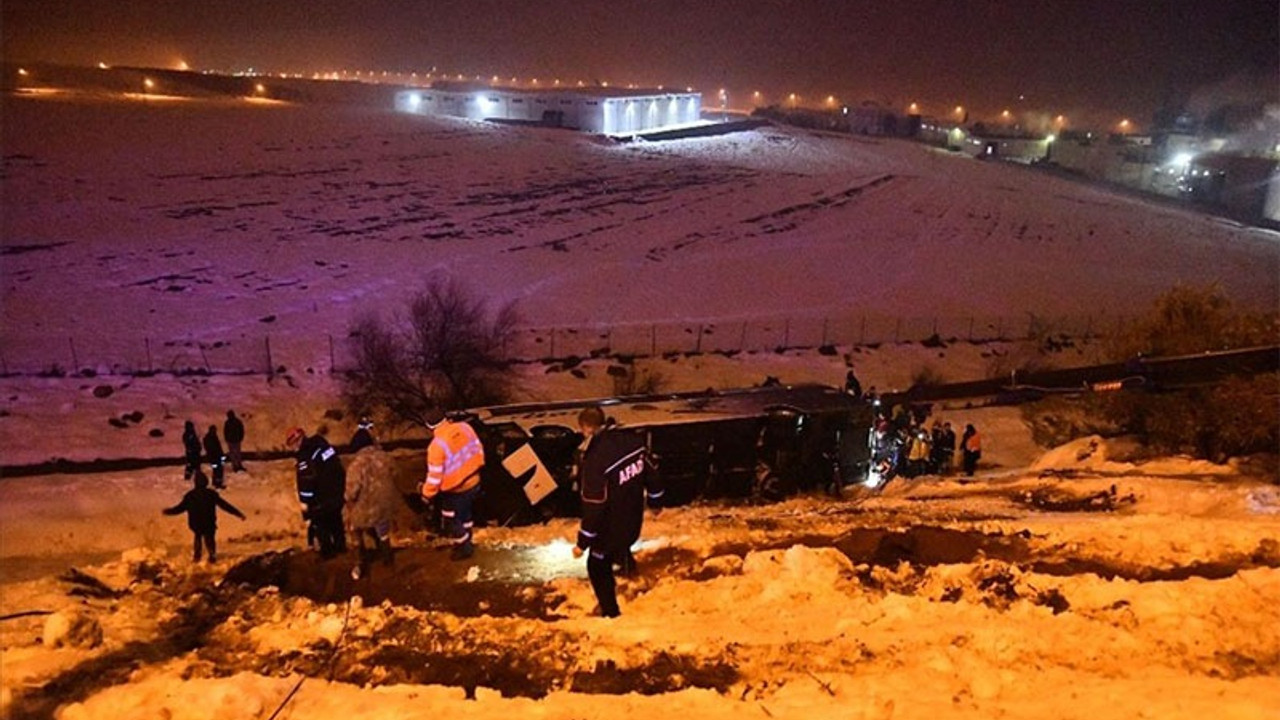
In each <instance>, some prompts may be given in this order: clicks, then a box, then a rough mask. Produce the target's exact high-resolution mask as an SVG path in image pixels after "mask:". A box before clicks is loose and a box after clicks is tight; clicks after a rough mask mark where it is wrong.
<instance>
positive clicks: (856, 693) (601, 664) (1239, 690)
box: [0, 443, 1280, 718]
mask: <svg viewBox="0 0 1280 720" xmlns="http://www.w3.org/2000/svg"><path fill="white" fill-rule="evenodd" d="M1086 447H1087V445H1085V444H1083V443H1082V444H1080V445H1078V446H1076V447H1073V448H1070V449H1066V450H1062V451H1060V452H1058V453H1057V457H1056V459H1055V458H1052V457H1051V458H1048V459H1047V462H1048V463H1049V464H1052V465H1054V466H1055V467H1054V468H1052V469H1056V470H1057V471H1059V472H1058V474H1057V475H1053V476H1049V475H1044V476H1041V475H1039V474H1036V473H1032V472H1024V473H1013V474H1005V475H999V474H987V475H986V476H984V477H982V478H980V479H979V480H978V481H977V482H974V483H968V484H962V483H959V482H957V481H956V480H954V479H937V478H929V479H925V480H917V481H911V482H902V483H900V484H898V485H896V486H890V488H889V489H888V490H887V491H886V492H885V493H883V494H881V495H879V496H874V497H866V496H861V495H858V494H856V493H850V494H849V495H847V496H846V497H845V498H843V499H839V500H833V499H830V498H818V497H808V498H799V499H796V500H793V501H789V502H786V503H783V504H780V505H772V506H765V507H750V506H737V507H733V506H716V505H706V506H693V507H687V508H678V509H669V510H667V511H665V512H664V513H662V514H661V515H660V516H658V517H651V518H649V520H648V521H647V523H646V529H645V540H644V543H643V545H642V548H641V549H640V551H639V553H638V557H639V559H640V563H641V568H642V572H641V575H640V577H638V578H636V579H633V580H627V581H624V583H623V586H622V587H623V590H622V596H623V616H622V617H621V618H620V619H617V620H613V621H609V620H604V619H600V618H598V617H594V616H593V614H592V610H593V604H594V603H593V598H592V595H591V590H590V586H589V584H588V583H587V581H586V579H585V578H584V577H583V575H584V573H583V571H582V567H581V563H580V561H579V562H574V561H573V560H572V559H571V556H570V554H569V540H568V538H570V537H572V535H573V532H574V529H575V526H574V524H573V523H572V521H569V520H555V521H552V522H551V523H549V524H547V525H545V526H534V527H528V528H517V529H499V528H487V529H484V530H482V531H481V532H480V536H479V537H480V541H481V545H480V550H479V553H478V555H477V558H476V559H475V560H474V561H473V562H472V563H469V565H471V566H473V567H468V568H466V570H465V571H463V569H462V568H452V569H446V570H448V571H450V572H452V574H448V572H444V573H440V574H435V575H433V577H434V578H435V579H434V581H431V582H433V583H434V584H435V585H439V584H440V583H442V582H443V583H453V584H452V585H451V586H446V589H445V594H446V595H448V594H450V593H456V594H457V595H459V596H464V597H463V599H464V600H465V602H461V603H460V602H457V601H456V600H457V598H455V601H453V602H448V601H444V602H443V604H441V605H438V606H433V607H427V609H419V608H416V607H412V606H411V604H409V603H399V604H393V603H392V602H389V601H388V602H379V601H378V593H380V592H382V593H385V592H386V583H387V582H392V583H393V584H394V582H395V581H396V578H400V580H401V581H407V579H408V578H410V577H412V576H413V573H415V572H418V570H417V568H418V567H419V565H421V564H422V563H431V562H434V563H436V564H437V566H438V563H440V562H445V564H446V565H447V564H448V563H447V561H443V560H440V559H439V558H443V557H444V554H443V553H436V552H434V551H432V550H430V549H428V548H425V547H424V546H423V545H422V539H421V535H420V534H418V533H407V532H406V533H401V534H399V536H398V542H399V544H400V545H401V546H402V547H404V548H405V549H404V550H402V552H401V555H400V557H399V558H398V560H397V564H396V566H395V568H394V569H387V568H383V567H381V566H375V567H374V568H373V571H372V574H371V577H367V578H366V579H364V580H362V581H360V582H358V583H352V582H351V581H350V580H349V579H348V578H347V577H346V573H347V569H348V565H347V563H344V562H343V561H341V560H337V561H332V562H330V563H317V562H316V561H315V560H314V556H312V555H310V554H309V553H307V552H306V551H305V550H300V549H296V547H295V549H293V550H288V551H286V553H285V554H284V555H282V556H281V555H267V556H263V555H260V554H259V553H261V552H263V551H264V550H265V549H266V548H267V547H273V548H275V549H276V550H281V549H285V548H287V547H290V546H296V545H297V536H296V535H293V534H290V533H289V532H288V530H289V529H288V528H285V527H283V526H286V525H288V523H287V522H281V523H280V524H279V525H278V526H277V529H279V530H281V531H282V534H278V535H274V536H273V535H271V533H270V532H267V533H265V534H259V535H257V536H251V535H246V534H242V532H241V529H240V527H239V523H238V521H235V520H234V519H224V520H223V522H222V525H223V527H224V533H225V534H226V541H225V542H224V548H225V549H224V559H223V560H222V561H221V562H220V563H219V565H218V566H217V567H215V568H212V569H210V568H206V567H192V566H191V564H190V563H189V561H188V560H187V559H186V558H185V553H186V550H185V547H182V548H179V549H174V548H166V547H165V545H164V543H163V542H162V541H163V540H164V539H171V540H173V539H177V538H176V536H180V535H181V534H182V533H180V532H178V530H177V528H176V526H177V525H179V524H180V523H179V522H177V521H174V519H172V518H164V519H163V520H162V519H160V518H159V517H158V515H156V513H157V511H158V508H159V507H160V506H161V505H162V504H164V503H165V502H167V501H168V500H169V498H168V497H167V496H171V495H174V494H176V492H177V490H176V489H175V488H167V489H161V488H159V487H155V488H152V489H153V490H154V492H150V493H148V492H139V493H138V497H137V498H136V499H134V500H131V501H130V502H129V507H127V508H118V509H117V512H116V513H115V514H114V515H106V516H101V517H100V520H101V521H102V523H103V524H102V525H101V527H104V528H109V529H108V530H107V531H106V532H105V533H104V534H105V535H107V536H110V537H111V538H113V539H114V540H115V541H116V542H121V541H127V540H128V539H129V538H128V537H126V536H127V535H129V534H130V533H137V532H141V533H144V534H145V532H146V530H145V527H146V526H148V525H152V523H150V522H149V521H148V520H140V521H139V522H140V524H141V525H142V526H143V527H135V526H133V525H131V524H130V523H129V522H127V521H126V522H124V523H123V527H121V526H120V521H122V520H124V519H125V518H126V517H128V516H135V515H136V516H137V517H139V518H142V517H143V516H144V515H148V514H150V515H153V516H156V521H157V522H156V523H155V525H160V524H166V525H167V529H165V530H156V531H154V534H153V535H152V536H151V537H150V538H145V537H136V538H134V539H136V540H138V541H139V543H138V544H139V546H140V547H139V548H138V549H134V550H130V551H128V552H126V553H125V554H124V555H123V556H116V558H115V559H114V560H111V561H108V562H105V563H103V564H98V565H80V567H81V569H82V570H84V571H85V572H87V573H88V574H89V575H92V576H93V577H95V578H98V579H100V580H102V582H103V584H104V585H105V586H106V587H107V588H108V589H110V590H114V591H116V592H113V593H99V594H100V595H107V596H106V597H83V596H80V595H76V594H74V591H79V592H84V591H85V589H86V587H87V585H86V584H85V582H84V581H83V580H81V582H79V583H74V582H69V581H68V580H67V579H62V580H60V579H57V578H56V577H54V576H51V575H50V576H44V577H41V578H39V579H32V580H25V581H20V582H9V583H6V584H5V585H4V592H3V598H2V599H0V604H2V607H0V611H2V612H3V613H5V614H6V615H7V614H9V613H18V612H23V611H28V610H37V609H38V610H50V611H57V614H56V615H53V616H47V617H46V616H35V617H27V618H19V619H13V620H8V621H6V622H5V623H4V624H3V625H0V633H2V634H0V641H2V642H3V649H4V655H3V662H4V672H3V673H2V676H3V698H4V700H5V702H6V704H7V705H8V706H9V707H10V709H11V711H12V713H13V715H12V716H13V717H37V716H40V715H41V714H42V713H48V712H50V711H53V710H54V708H55V707H59V706H61V707H60V709H58V710H57V712H56V716H57V717H60V718H90V717H93V718H103V717H144V716H145V717H156V716H160V717H169V718H216V717H231V716H236V717H265V716H267V715H268V714H270V712H272V711H273V710H274V709H275V708H276V706H277V705H279V704H280V703H281V702H282V701H284V699H285V698H286V696H287V695H288V694H289V692H290V690H291V689H292V688H293V686H294V685H295V684H296V683H297V681H298V680H299V679H301V678H303V677H305V678H307V679H306V681H305V682H303V684H302V687H301V689H300V690H299V692H298V693H297V694H296V695H295V696H294V697H293V698H292V700H291V701H290V703H289V706H288V709H287V710H286V711H285V713H284V714H283V715H282V716H283V717H336V716H342V717H371V718H372V717H387V716H401V715H410V714H414V713H415V712H420V711H421V708H422V707H423V706H424V705H423V703H429V704H430V706H431V707H432V709H433V710H438V711H441V712H449V713H456V714H458V715H460V716H463V717H476V718H488V717H508V716H510V715H512V714H522V713H529V712H532V713H536V714H537V715H538V716H540V717H557V718H559V717H563V718H570V717H616V716H617V715H618V713H623V714H634V715H640V716H664V717H665V716H670V715H672V714H677V713H681V714H683V713H697V714H699V715H701V716H707V717H726V718H727V717H730V716H737V715H738V714H740V713H747V715H748V716H757V715H758V716H763V717H795V718H803V717H830V716H834V715H838V716H841V717H868V718H926V717H936V716H937V715H938V714H940V713H947V714H948V715H950V716H955V717H966V718H968V717H972V718H988V717H1015V718H1022V717H1025V718H1033V717H1037V718H1038V717H1061V718H1072V717H1079V718H1086V717H1089V718H1097V717H1159V718H1171V717H1187V718H1191V717H1203V716H1212V717H1221V718H1263V717H1267V713H1269V712H1272V711H1274V708H1275V706H1276V700H1277V699H1278V698H1280V677H1277V669H1278V668H1280V630H1277V628H1276V625H1275V623H1274V602H1275V598H1276V597H1278V596H1280V545H1278V544H1277V540H1276V538H1277V537H1278V536H1280V491H1278V490H1277V488H1276V486H1275V485H1273V484H1260V483H1258V482H1256V481H1254V482H1251V481H1245V480H1241V479H1239V478H1236V477H1234V476H1233V475H1232V471H1231V470H1230V468H1225V467H1212V466H1205V465H1203V464H1196V463H1188V462H1185V461H1182V462H1173V461H1165V463H1164V465H1163V467H1160V468H1159V469H1160V476H1153V475H1149V474H1147V471H1146V470H1144V469H1143V468H1142V467H1141V466H1138V467H1132V466H1116V465H1115V464H1114V463H1113V464H1112V465H1106V464H1103V463H1099V462H1097V460H1098V458H1097V452H1096V451H1095V455H1094V457H1092V458H1086V459H1085V460H1080V459H1078V458H1079V456H1080V455H1081V454H1082V450H1083V449H1084V448H1086ZM1104 452H1105V446H1104ZM1049 469H1051V468H1049V467H1047V466H1046V467H1044V468H1042V471H1043V470H1049ZM1067 470H1071V471H1073V472H1071V473H1068V474H1067V475H1068V476H1069V477H1066V478H1065V479H1064V474H1063V471H1067ZM1171 476H1181V477H1179V479H1170V477H1171ZM288 480H289V468H288V465H287V463H277V464H274V465H271V466H268V467H258V468H255V470H254V473H253V476H252V477H251V478H247V479H242V476H234V477H233V478H232V483H233V484H232V489H231V490H230V491H228V493H227V495H228V497H229V498H231V499H232V500H233V501H234V502H236V503H237V504H238V505H239V506H240V507H241V508H242V509H245V510H247V511H248V512H250V513H251V520H250V522H249V523H248V525H249V526H250V527H252V528H254V529H255V531H259V532H261V531H264V530H266V529H268V528H269V527H270V526H271V525H270V523H269V522H268V521H265V520H262V519H261V518H262V517H263V516H264V515H268V516H269V515H271V513H273V512H276V511H277V510H279V511H281V512H283V510H284V508H282V507H281V505H286V504H287V503H286V502H284V501H283V499H282V497H281V495H280V492H279V491H280V489H281V488H283V487H287V483H288ZM130 482H132V483H133V488H132V489H134V490H142V486H145V485H146V484H147V481H145V480H140V479H135V480H132V481H130V480H129V479H127V478H113V477H105V478H89V479H80V480H79V481H77V482H74V483H71V484H72V487H68V488H60V490H62V492H57V493H56V494H53V493H50V494H49V495H47V497H48V498H49V499H50V501H53V500H54V499H55V498H58V499H60V498H66V497H80V498H86V497H87V498H93V497H97V498H98V501H99V502H103V501H104V499H105V498H108V497H118V496H119V494H120V490H121V488H122V486H127V485H129V484H130ZM155 484H156V485H159V484H160V481H159V480H157V481H155ZM169 484H170V485H174V484H177V483H176V482H173V481H170V482H169ZM1112 485H1114V486H1115V489H1114V492H1112V491H1111V486H1112ZM10 500H11V498H6V502H5V505H6V506H9V505H10V504H11V503H10ZM104 504H105V502H104ZM148 505H150V507H147V506H148ZM289 516H290V517H291V515H289ZM282 517H283V516H282ZM170 521H173V522H170ZM86 524H87V523H86ZM5 526H6V527H10V525H9V523H8V522H6V523H5ZM292 530H293V531H295V532H296V530H297V528H292ZM50 531H51V533H54V534H56V532H57V525H56V524H55V525H52V526H51V527H50ZM100 540H101V539H97V538H95V539H89V538H83V539H81V540H80V543H81V544H82V545H84V546H85V547H93V546H96V543H98V542H99V541H100ZM67 542H68V543H70V542H72V541H71V540H67ZM6 544H7V543H6ZM100 549H101V548H100ZM424 554H425V555H424ZM432 556H434V557H435V558H437V559H436V560H432V559H431V558H432ZM264 558H265V559H264ZM270 558H275V560H269V559H270ZM504 558H506V559H507V560H506V561H504ZM516 560H520V561H521V562H522V563H523V564H520V563H517V562H516ZM6 562H8V559H7V560H6ZM272 562H274V563H281V562H283V563H285V564H286V566H292V567H293V568H294V572H295V573H296V574H297V576H296V577H293V578H292V579H290V577H289V575H288V574H287V573H286V574H285V575H279V574H275V575H269V574H264V571H263V568H264V567H266V565H269V564H270V563H272ZM515 565H520V571H519V572H514V571H512V569H511V568H512V567H513V566H515ZM224 574H230V575H231V576H232V578H234V579H228V580H223V581H221V582H220V578H222V577H223V575H224ZM304 575H305V577H303V576H304ZM64 577H65V576H64ZM281 578H284V579H283V580H281ZM268 579H274V580H275V582H274V583H268V581H267V580H268ZM308 582H310V583H311V586H310V587H311V590H309V591H306V592H310V596H302V595H297V594H294V593H297V592H304V585H307V583H308ZM361 583H366V584H365V585H361ZM368 583H373V584H368ZM379 583H381V585H379ZM326 584H327V586H328V588H329V591H330V594H329V595H325V594H324V592H325V591H324V590H316V588H318V587H324V586H325V585H326ZM281 586H282V587H281ZM424 587H425V586H424ZM448 587H452V588H453V590H452V591H450V590H448ZM348 592H354V593H355V595H356V597H353V598H352V599H351V600H350V601H349V602H344V601H342V600H339V598H344V597H345V596H346V594H347V593H348ZM317 593H318V594H319V595H318V597H319V599H315V598H316V597H317ZM424 594H425V593H424ZM364 596H370V597H371V598H373V599H372V600H370V601H365V600H363V597H364ZM511 597H516V598H520V597H523V598H524V599H525V601H526V602H525V603H524V605H523V607H524V610H521V609H520V608H519V605H520V604H519V603H517V604H516V605H513V604H512V603H511V602H510V598H511ZM504 598H506V601H504ZM530 606H533V607H534V608H535V610H536V612H528V608H529V607H530ZM443 608H448V609H443ZM75 616H87V617H89V618H92V619H93V620H94V621H96V623H97V624H98V625H100V627H101V632H102V640H101V643H100V644H98V645H97V646H95V647H61V648H55V647H52V646H51V645H52V644H53V643H54V641H55V640H56V639H57V638H58V637H64V636H65V633H63V632H60V631H59V630H58V628H59V627H61V626H63V625H65V624H67V623H68V622H69V621H70V618H72V617H75ZM42 636H44V637H45V638H47V640H46V641H45V642H43V643H42V642H41V638H42ZM335 644H336V646H337V648H338V649H337V651H336V653H335V652H334V651H333V649H334V647H335ZM468 698H473V699H468Z"/></svg>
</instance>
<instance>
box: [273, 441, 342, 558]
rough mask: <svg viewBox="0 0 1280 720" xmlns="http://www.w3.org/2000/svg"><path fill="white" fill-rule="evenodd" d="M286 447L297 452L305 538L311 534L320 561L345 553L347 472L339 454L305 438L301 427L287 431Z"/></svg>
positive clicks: (328, 447) (327, 442)
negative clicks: (314, 539)
mask: <svg viewBox="0 0 1280 720" xmlns="http://www.w3.org/2000/svg"><path fill="white" fill-rule="evenodd" d="M285 445H286V446H288V447H291V448H292V447H296V448H297V449H298V451H297V461H298V467H297V477H296V480H297V488H298V501H299V502H301V503H302V508H303V509H302V519H303V520H306V521H307V522H308V524H309V527H308V530H307V533H308V537H310V535H311V534H312V533H313V532H314V534H315V538H316V541H317V542H319V544H320V556H321V557H324V558H331V557H333V556H334V555H337V554H338V553H344V552H346V551H347V540H346V534H345V533H344V532H343V527H342V505H343V495H344V494H345V493H346V488H347V472H346V470H345V469H344V468H343V467H342V461H341V460H339V459H338V451H337V450H334V449H333V446H332V445H330V444H329V441H328V440H325V439H324V437H322V436H320V435H307V434H306V432H305V431H304V430H303V429H302V428H300V427H295V428H293V429H292V430H290V431H289V434H288V435H287V436H286V438H285Z"/></svg>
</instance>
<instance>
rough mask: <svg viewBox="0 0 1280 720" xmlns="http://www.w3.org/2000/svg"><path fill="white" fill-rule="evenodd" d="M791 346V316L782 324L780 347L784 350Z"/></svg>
mask: <svg viewBox="0 0 1280 720" xmlns="http://www.w3.org/2000/svg"><path fill="white" fill-rule="evenodd" d="M789 347H791V318H787V319H786V322H784V323H783V325H782V349H783V350H786V349H787V348H789Z"/></svg>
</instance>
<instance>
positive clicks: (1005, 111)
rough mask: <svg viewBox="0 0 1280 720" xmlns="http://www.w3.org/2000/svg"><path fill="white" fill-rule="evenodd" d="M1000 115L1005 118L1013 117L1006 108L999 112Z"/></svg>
mask: <svg viewBox="0 0 1280 720" xmlns="http://www.w3.org/2000/svg"><path fill="white" fill-rule="evenodd" d="M1000 117H1002V118H1004V119H1005V120H1008V119H1009V118H1011V117H1013V113H1011V112H1009V111H1008V110H1004V111H1002V112H1001V113H1000Z"/></svg>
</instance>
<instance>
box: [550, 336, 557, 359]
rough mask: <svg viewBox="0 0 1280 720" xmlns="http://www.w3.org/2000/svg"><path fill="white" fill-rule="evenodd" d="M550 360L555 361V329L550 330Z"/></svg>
mask: <svg viewBox="0 0 1280 720" xmlns="http://www.w3.org/2000/svg"><path fill="white" fill-rule="evenodd" d="M550 359H552V360H555V359H556V329H555V328H551V357H550Z"/></svg>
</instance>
